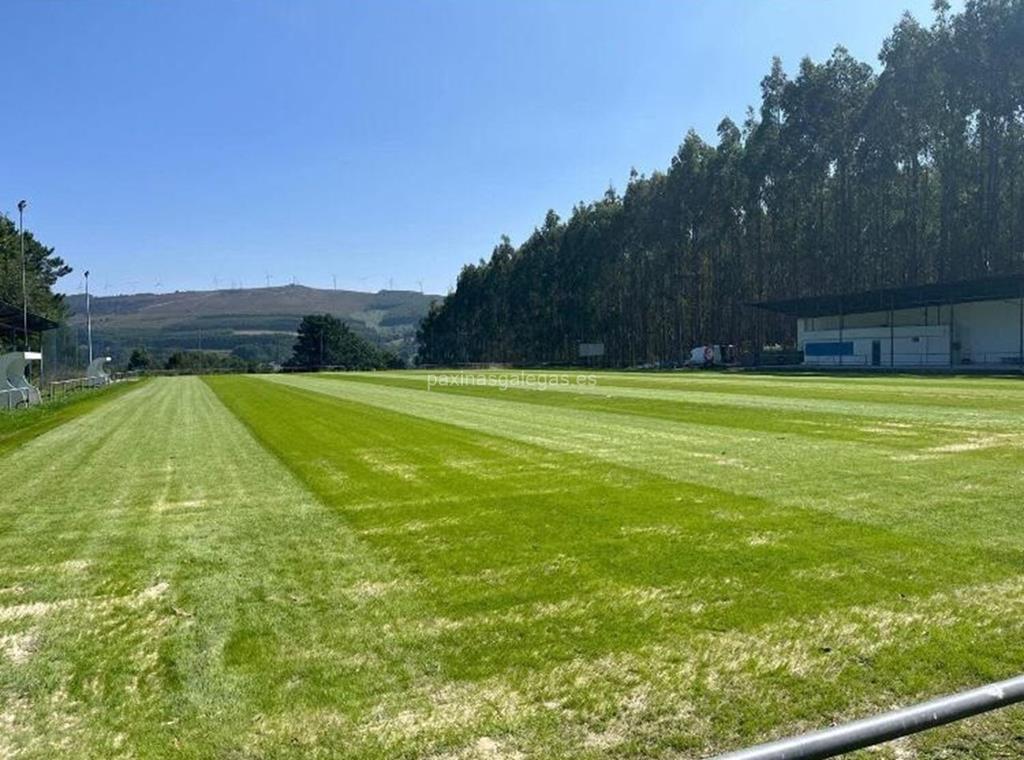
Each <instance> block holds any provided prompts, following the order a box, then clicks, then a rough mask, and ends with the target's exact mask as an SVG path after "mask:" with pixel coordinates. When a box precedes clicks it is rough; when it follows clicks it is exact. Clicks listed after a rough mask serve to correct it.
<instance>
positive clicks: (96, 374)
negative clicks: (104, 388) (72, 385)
mask: <svg viewBox="0 0 1024 760" xmlns="http://www.w3.org/2000/svg"><path fill="white" fill-rule="evenodd" d="M108 362H110V357H109V356H97V357H96V358H95V359H93V360H92V361H91V362H89V367H88V368H87V369H86V371H85V384H86V385H88V386H89V387H90V388H97V387H99V386H101V385H106V384H107V383H109V382H110V375H108V374H107V371H106V370H105V369H104V368H103V366H104V365H105V364H107V363H108Z"/></svg>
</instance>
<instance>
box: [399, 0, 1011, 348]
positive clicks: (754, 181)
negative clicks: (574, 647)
mask: <svg viewBox="0 0 1024 760" xmlns="http://www.w3.org/2000/svg"><path fill="white" fill-rule="evenodd" d="M879 61H880V67H879V70H878V72H877V73H876V71H875V70H873V69H872V67H871V66H869V65H868V64H866V63H863V62H861V61H858V60H856V59H854V58H853V57H852V56H851V55H850V54H849V53H848V52H847V51H846V50H845V49H844V48H842V47H837V48H836V49H835V51H834V53H833V54H832V56H831V57H830V58H829V59H828V60H826V61H824V62H814V61H812V60H810V59H804V60H803V61H802V62H801V63H800V66H799V70H798V71H796V72H795V74H794V75H793V76H787V74H786V72H785V70H784V69H783V66H782V63H781V62H780V61H779V60H775V61H774V62H773V63H772V66H771V70H770V71H769V73H768V74H767V76H765V77H764V79H763V80H762V82H761V104H760V106H759V107H758V108H756V109H753V108H752V109H750V110H749V111H748V113H747V116H746V119H745V120H744V121H743V123H742V124H736V123H735V122H733V121H732V120H731V119H729V118H726V119H723V120H722V122H721V124H719V126H718V136H717V143H716V144H714V145H712V144H709V143H708V142H706V141H705V140H703V139H702V138H701V137H700V136H699V135H698V134H696V133H695V132H693V131H691V132H690V133H688V134H687V135H686V137H685V139H684V140H683V143H682V145H681V146H680V147H679V149H678V152H677V153H676V155H675V156H673V157H672V160H671V163H670V165H669V167H668V168H667V170H665V171H664V172H656V173H654V174H653V175H652V176H649V177H648V176H642V175H638V174H637V173H636V172H635V171H634V172H633V173H632V174H631V176H630V179H629V183H628V185H627V187H626V188H625V191H624V193H621V194H620V193H618V192H616V191H615V190H614V189H609V190H608V191H607V192H606V193H605V194H604V196H603V197H602V198H601V199H600V200H597V201H594V202H592V203H582V204H579V205H577V206H576V207H575V208H574V209H573V210H572V214H571V216H570V217H569V218H568V219H567V220H562V219H560V218H559V217H558V215H557V214H555V213H554V212H553V211H549V212H548V213H547V215H546V217H545V219H544V221H543V224H542V225H541V226H540V227H538V228H537V229H535V230H534V232H533V234H532V235H531V236H530V237H529V238H528V239H527V240H526V241H525V242H523V243H522V245H520V246H519V247H514V246H513V245H512V243H511V241H510V240H509V239H508V238H507V237H502V239H501V242H500V243H499V244H498V245H497V246H496V247H495V248H494V250H493V252H492V254H491V256H490V259H489V260H487V261H485V260H483V259H481V261H480V262H479V263H478V264H475V265H472V264H471V265H468V266H466V267H464V268H463V270H462V272H461V273H460V275H459V278H458V283H457V287H456V289H455V290H454V292H452V293H450V294H449V295H448V296H447V297H446V298H445V299H444V300H443V301H442V302H439V303H436V304H435V305H434V307H433V308H432V310H431V312H430V313H429V315H428V316H427V318H426V319H425V320H424V321H423V323H422V325H421V327H420V331H419V334H418V340H419V361H421V362H424V363H462V362H483V361H508V362H530V363H542V362H566V361H572V360H574V359H575V356H576V344H577V342H587V341H601V342H603V343H604V344H605V346H606V351H607V354H606V357H605V360H606V362H607V363H609V364H614V365H632V364H638V363H647V362H655V361H675V360H679V359H680V358H681V357H682V356H683V355H684V354H685V353H686V352H687V351H688V349H689V348H690V347H692V346H694V345H697V344H700V343H706V342H721V343H735V344H737V345H740V346H742V347H744V348H745V349H747V350H750V351H757V350H759V349H760V347H761V346H763V345H765V344H766V343H774V342H779V343H786V342H787V341H790V340H792V337H793V336H792V334H791V330H792V329H793V328H792V326H791V325H790V324H788V323H787V322H786V321H785V320H781V319H778V318H771V317H767V316H765V315H763V314H761V313H759V312H757V311H756V310H753V309H750V308H749V307H748V306H747V305H746V304H747V303H749V302H751V301H759V300H764V299H771V298H778V297H790V296H799V295H811V294H818V293H825V292H840V291H849V290H854V289H866V288H875V287H885V286H896V285H902V284H918V283H924V282H931V281H940V280H954V279H960V278H968V277H974V276H984V275H987V274H996V273H1003V272H1010V271H1020V270H1021V269H1022V268H1024V0H968V2H967V3H966V4H965V7H964V10H963V11H962V12H961V13H953V12H951V10H950V8H949V6H948V4H947V3H946V2H945V0H938V1H937V2H936V3H935V5H934V18H933V20H932V22H931V24H930V25H924V24H922V23H920V22H919V21H917V20H915V19H914V18H913V17H911V16H910V15H905V16H904V17H903V18H902V19H901V20H900V21H899V22H898V23H897V24H896V26H895V27H894V29H893V31H892V33H891V35H890V36H889V37H888V38H887V39H886V40H885V42H884V44H883V46H882V50H881V52H880V54H879Z"/></svg>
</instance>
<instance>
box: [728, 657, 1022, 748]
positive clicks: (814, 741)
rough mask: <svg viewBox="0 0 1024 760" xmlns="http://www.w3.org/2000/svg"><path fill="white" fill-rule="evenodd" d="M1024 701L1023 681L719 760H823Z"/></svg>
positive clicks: (993, 685) (818, 732)
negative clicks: (823, 759) (822, 759)
mask: <svg viewBox="0 0 1024 760" xmlns="http://www.w3.org/2000/svg"><path fill="white" fill-rule="evenodd" d="M1018 702H1024V676H1018V677H1016V678H1011V679H1009V680H1006V681H999V682H997V683H992V684H989V685H988V686H982V687H981V688H980V689H972V690H971V691H965V692H961V693H960V694H953V695H951V696H948V697H940V698H939V699H933V700H931V701H930V702H922V703H921V704H919V705H914V706H913V707H905V708H903V709H902V710H894V711H893V712H888V713H883V714H882V715H876V716H875V717H873V718H865V719H864V720H858V721H855V722H853V723H847V724H846V725H844V726H836V727H835V728H827V729H825V730H823V731H816V732H814V733H810V734H804V735H803V736H797V737H793V738H791V739H783V740H781V741H777V742H771V743H769V744H761V745H758V746H756V747H751V748H750V749H744V750H740V751H739V752H731V753H729V754H726V755H720V756H719V757H718V758H716V760H821V758H828V757H836V756H837V755H842V754H845V753H847V752H853V751H854V750H858V749H864V748H865V747H873V746H875V745H876V744H882V743H883V742H887V741H891V740H893V739H898V738H900V737H901V736H910V735H911V734H916V733H919V732H921V731H926V730H928V729H929V728H936V727H938V726H944V725H946V724H947V723H953V722H954V721H958V720H963V719H964V718H969V717H971V716H972V715H979V714H981V713H984V712H989V711H991V710H998V709H999V708H1001V707H1007V706H1009V705H1013V704H1017V703H1018Z"/></svg>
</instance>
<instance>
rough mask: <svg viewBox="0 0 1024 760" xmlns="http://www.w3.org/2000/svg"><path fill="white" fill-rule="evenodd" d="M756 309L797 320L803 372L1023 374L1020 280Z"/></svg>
mask: <svg viewBox="0 0 1024 760" xmlns="http://www.w3.org/2000/svg"><path fill="white" fill-rule="evenodd" d="M757 306H759V307H760V308H764V309H767V310H769V311H775V312H779V313H783V314H789V315H791V316H795V317H796V318H797V323H796V328H797V347H798V348H799V349H800V350H802V351H803V353H804V364H809V365H815V366H824V367H838V366H843V367H923V368H928V367H933V368H937V367H947V368H949V367H955V368H961V367H965V366H966V367H971V366H974V367H981V368H1007V369H1008V368H1015V367H1016V368H1024V275H1012V276H1006V277H990V278H986V279H983V280H968V281H962V282H953V283H944V284H938V285H922V286H915V287H908V288H892V289H888V290H877V291H869V292H864V293H850V294H844V295H837V296H813V297H810V298H798V299H793V300H790V301H777V302H771V303H765V304H757Z"/></svg>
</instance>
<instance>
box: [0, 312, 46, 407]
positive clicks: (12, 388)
mask: <svg viewBox="0 0 1024 760" xmlns="http://www.w3.org/2000/svg"><path fill="white" fill-rule="evenodd" d="M26 322H27V327H28V332H27V334H26V332H25V327H26ZM57 326H58V325H57V323H56V322H53V321H51V320H49V319H46V318H45V317H41V316H39V315H38V314H32V313H31V312H29V313H28V314H27V315H26V314H25V313H24V312H23V311H22V308H21V307H19V306H14V305H12V304H9V303H4V302H3V301H0V334H2V335H3V337H4V338H5V342H6V343H7V344H8V345H9V346H12V347H14V346H18V347H20V349H21V350H12V351H7V352H6V353H2V352H0V409H15V408H17V407H21V406H34V405H35V404H38V403H39V402H40V401H41V397H40V395H39V390H38V389H37V388H36V387H35V386H34V385H32V383H31V382H30V381H29V378H28V374H27V372H26V370H27V369H28V368H29V366H30V365H32V364H35V365H36V366H37V367H38V369H39V375H40V377H42V373H43V355H42V353H40V352H38V351H31V350H26V349H25V346H26V345H28V344H29V343H30V342H31V338H32V336H33V335H40V334H42V333H43V332H45V331H47V330H53V329H55V328H56V327H57Z"/></svg>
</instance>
